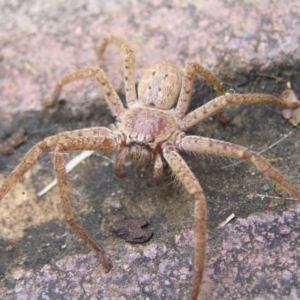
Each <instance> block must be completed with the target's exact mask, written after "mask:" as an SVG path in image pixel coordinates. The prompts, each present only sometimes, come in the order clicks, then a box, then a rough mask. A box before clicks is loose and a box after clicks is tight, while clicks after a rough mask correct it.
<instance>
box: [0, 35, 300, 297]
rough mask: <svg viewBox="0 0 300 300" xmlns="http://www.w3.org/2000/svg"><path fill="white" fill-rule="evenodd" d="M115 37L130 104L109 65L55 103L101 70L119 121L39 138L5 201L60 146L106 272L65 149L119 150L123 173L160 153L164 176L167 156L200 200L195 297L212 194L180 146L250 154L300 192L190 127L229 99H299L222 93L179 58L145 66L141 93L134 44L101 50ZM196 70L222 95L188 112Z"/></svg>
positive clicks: (59, 167)
mask: <svg viewBox="0 0 300 300" xmlns="http://www.w3.org/2000/svg"><path fill="white" fill-rule="evenodd" d="M109 42H111V43H113V44H115V45H116V46H117V47H119V48H120V49H121V50H122V51H123V52H124V55H125V72H124V73H125V90H126V104H127V108H125V107H124V105H123V103H122V102H121V100H120V98H119V96H118V95H117V93H116V92H115V90H114V89H113V86H112V84H111V82H110V81H109V79H108V78H107V77H106V75H105V73H104V71H103V70H102V69H100V68H97V67H91V68H87V69H84V70H81V71H78V72H76V73H73V74H71V75H68V76H65V77H63V78H62V79H61V80H60V81H59V82H58V84H57V86H56V87H55V89H54V91H53V94H52V99H51V100H52V104H53V105H56V102H57V99H58V96H59V93H60V91H61V89H62V87H63V86H64V85H65V84H67V83H69V82H72V81H75V80H78V79H82V78H86V77H90V76H95V77H96V79H97V80H98V81H99V84H100V86H101V88H102V90H103V92H104V95H105V98H106V101H107V104H108V105H109V107H110V109H111V112H112V113H113V115H114V116H115V117H116V119H117V123H116V124H115V125H112V126H111V127H110V129H109V128H105V127H92V128H87V129H81V130H76V131H69V132H63V133H59V134H57V135H55V136H51V137H48V138H46V139H44V140H43V141H41V142H39V143H38V144H36V145H35V146H34V147H33V148H32V149H31V150H30V151H29V152H28V153H27V154H26V155H25V157H24V159H23V160H22V161H21V163H20V164H19V165H18V166H17V167H16V169H15V170H14V171H13V172H12V173H11V174H10V175H9V176H8V178H7V179H6V180H5V181H4V183H3V185H2V187H1V188H0V200H1V199H2V198H3V197H4V196H5V195H6V193H7V192H8V191H9V190H10V188H11V187H12V186H13V185H14V184H15V182H16V181H17V180H18V179H19V178H20V177H21V176H22V175H23V174H24V173H25V172H26V171H27V170H28V169H29V168H30V167H31V166H32V165H33V163H34V162H35V161H36V160H37V158H38V156H39V155H40V154H41V152H42V151H45V150H52V151H54V155H53V158H54V159H53V160H54V166H55V171H56V175H57V183H58V187H59V193H60V197H61V201H62V208H63V212H64V215H65V219H66V221H67V222H68V224H69V225H70V226H71V227H72V228H73V229H74V230H75V231H76V232H77V233H78V235H79V236H80V237H82V238H83V239H84V240H85V241H86V242H87V243H88V244H89V245H90V246H91V247H92V248H93V249H94V250H95V251H96V252H97V253H98V254H99V257H100V259H101V262H102V265H103V267H104V269H105V271H108V270H109V263H108V260H107V258H106V256H105V252H104V250H103V249H102V248H101V246H100V245H99V244H98V243H97V242H96V241H95V240H94V239H93V238H92V237H91V236H90V235H89V234H88V233H87V231H86V230H85V229H84V228H83V227H81V225H79V224H78V223H77V222H76V221H75V220H74V218H73V212H72V207H71V201H70V191H69V186H68V182H67V174H66V170H65V166H66V162H65V157H64V152H66V151H72V150H94V151H119V154H118V156H117V159H116V163H115V172H116V174H117V176H118V177H124V176H125V174H124V173H123V172H122V170H121V167H122V164H123V163H124V161H125V158H126V157H127V156H129V157H131V158H132V159H136V160H141V161H144V162H149V161H151V160H154V175H155V177H157V178H159V177H161V176H162V170H163V158H164V159H165V160H166V162H167V163H168V165H169V166H170V168H171V170H172V171H173V173H174V175H175V176H176V177H177V178H178V179H179V181H180V182H181V183H182V185H183V186H184V188H185V189H186V190H187V192H188V193H189V194H190V196H191V198H192V199H193V200H194V202H195V210H194V213H195V226H194V227H195V239H194V240H195V254H194V281H193V289H192V296H191V298H192V299H196V298H197V296H198V294H199V289H200V284H201V281H202V276H203V269H204V258H205V245H206V201H205V196H204V193H203V191H202V188H201V186H200V184H199V182H198V181H197V179H196V177H195V176H194V174H193V173H192V172H191V170H190V169H189V167H188V166H187V164H186V163H185V161H184V160H183V159H182V158H181V156H180V155H179V154H178V151H187V152H196V153H208V154H213V155H221V156H227V157H231V158H235V159H241V160H249V161H250V162H251V163H253V164H254V165H255V166H256V167H257V169H258V170H260V171H261V172H262V173H263V174H265V175H266V176H268V177H270V178H271V179H272V180H274V181H275V182H277V183H278V184H279V185H281V186H282V187H283V188H284V189H285V190H287V192H289V193H290V194H292V195H293V196H295V197H296V198H298V199H300V190H299V188H298V187H296V186H295V185H293V184H292V183H290V182H289V181H288V180H287V179H286V178H285V177H284V176H283V175H282V174H281V173H280V172H279V171H277V170H276V169H274V168H273V167H272V166H271V165H270V164H269V163H268V161H267V160H266V159H265V158H263V157H262V156H261V155H259V154H258V153H255V152H253V151H251V150H249V149H247V148H245V147H242V146H238V145H235V144H231V143H228V142H224V141H219V140H215V139H210V138H205V137H201V136H186V135H185V134H184V131H186V130H187V129H188V128H190V127H192V126H193V125H195V124H197V123H199V122H201V121H202V120H204V119H206V118H207V117H209V116H211V115H212V114H214V113H216V112H218V111H220V110H221V109H222V108H223V107H225V106H226V105H227V104H229V103H237V104H243V103H261V102H263V103H271V104H274V105H278V106H281V107H285V108H289V109H292V110H295V109H296V108H298V107H299V103H298V102H297V101H295V102H293V101H292V102H289V103H286V102H284V101H282V100H280V99H278V98H276V97H273V96H271V95H258V94H253V95H251V94H246V95H241V94H231V95H223V86H222V84H221V82H220V81H219V80H218V79H217V78H216V77H215V76H214V75H213V74H212V73H210V72H209V71H208V70H206V69H204V68H203V67H202V66H201V65H200V64H198V63H188V64H186V66H185V68H184V71H183V72H181V70H180V69H179V68H178V67H177V66H176V65H175V64H174V63H173V62H169V61H160V62H157V63H155V64H152V65H151V66H150V67H148V68H147V69H146V71H145V72H144V74H143V76H142V78H141V80H140V83H139V86H138V95H137V93H136V89H135V77H134V62H135V55H134V52H133V50H132V49H131V47H130V46H129V45H128V44H127V43H126V42H125V41H124V40H123V39H121V38H118V37H115V36H108V37H106V38H105V39H104V41H103V43H102V44H101V45H100V47H99V52H102V51H104V49H105V48H106V46H107V44H108V43H109ZM196 73H198V74H200V75H202V76H203V77H204V78H205V79H206V80H207V81H208V82H210V83H211V84H213V85H214V86H215V87H216V89H217V92H218V97H217V98H215V99H213V100H211V101H210V102H208V103H206V104H204V105H203V106H201V107H199V108H197V109H196V110H194V111H192V112H190V113H188V114H187V109H188V106H189V103H190V99H191V94H192V90H193V84H194V76H195V74H196Z"/></svg>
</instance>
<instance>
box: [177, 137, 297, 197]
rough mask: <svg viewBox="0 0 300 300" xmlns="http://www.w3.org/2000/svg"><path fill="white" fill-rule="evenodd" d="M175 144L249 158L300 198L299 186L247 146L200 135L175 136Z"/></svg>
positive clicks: (183, 148)
mask: <svg viewBox="0 0 300 300" xmlns="http://www.w3.org/2000/svg"><path fill="white" fill-rule="evenodd" d="M174 144H175V146H176V148H178V149H180V150H184V151H193V152H197V153H207V154H213V155H220V156H227V157H231V158H235V159H240V160H249V161H250V162H251V163H252V164H254V165H255V167H256V168H257V169H258V170H259V171H261V172H262V173H263V174H264V175H266V176H267V177H269V178H271V179H272V180H273V181H275V182H276V183H278V184H279V185H280V186H281V187H282V188H284V189H285V190H286V191H287V192H288V193H290V194H291V195H293V196H294V197H295V198H297V199H299V200H300V189H299V188H298V187H297V186H295V185H294V184H292V183H291V182H290V181H289V180H288V179H286V177H285V176H283V175H282V174H281V173H280V172H279V171H278V170H276V169H275V168H273V167H272V166H271V165H270V164H269V162H268V161H267V160H266V159H265V158H264V157H263V156H261V155H259V154H258V153H256V152H253V151H251V150H249V149H247V148H245V147H242V146H238V145H235V144H232V143H228V142H224V141H218V140H214V139H210V138H205V137H200V136H183V135H178V136H177V137H176V138H175V141H174Z"/></svg>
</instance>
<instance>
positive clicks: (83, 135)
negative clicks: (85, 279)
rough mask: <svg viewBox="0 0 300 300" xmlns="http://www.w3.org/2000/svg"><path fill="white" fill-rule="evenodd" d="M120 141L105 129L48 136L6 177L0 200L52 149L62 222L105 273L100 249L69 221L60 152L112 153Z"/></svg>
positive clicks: (106, 267) (68, 202)
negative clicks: (93, 254)
mask: <svg viewBox="0 0 300 300" xmlns="http://www.w3.org/2000/svg"><path fill="white" fill-rule="evenodd" d="M121 143H122V140H121V138H120V136H119V135H118V134H117V133H116V132H115V131H112V130H110V129H108V128H105V127H94V128H93V127H92V128H88V129H82V130H75V131H69V132H63V133H60V134H58V135H55V136H51V137H48V138H46V139H44V140H43V141H41V142H39V143H38V144H36V145H35V146H34V147H33V148H31V150H29V152H28V153H27V154H26V155H25V157H24V159H23V160H22V162H21V163H20V164H19V165H18V166H17V167H16V168H15V170H14V171H13V172H12V173H11V174H10V175H9V176H8V178H7V179H6V180H5V181H4V183H3V184H2V186H1V188H0V201H1V199H2V198H3V197H4V196H5V195H6V194H7V192H8V191H9V190H10V189H11V187H12V186H13V185H14V183H16V182H17V181H18V180H19V179H20V177H21V176H22V175H23V174H24V173H25V172H26V171H27V170H29V168H30V167H31V166H32V165H33V164H34V162H35V161H36V160H37V159H38V157H39V155H40V154H41V153H42V151H46V150H51V149H54V165H55V170H56V174H57V183H58V187H59V193H60V197H61V201H62V208H63V212H64V216H65V218H66V221H67V222H68V224H69V225H70V227H71V228H72V229H74V230H75V232H76V233H77V234H78V235H79V236H80V237H81V238H83V239H84V240H85V241H86V242H87V243H88V244H89V245H90V246H91V247H92V248H93V249H94V250H95V251H96V252H97V253H98V254H99V256H100V259H101V262H102V265H103V267H104V269H105V271H108V270H109V263H108V260H107V259H106V257H105V254H104V250H103V249H102V248H101V247H100V246H99V245H98V244H97V242H95V241H94V239H93V238H92V237H91V236H90V235H89V234H88V233H87V232H86V230H85V229H84V228H83V227H81V226H80V225H79V224H78V223H77V222H76V221H75V220H74V218H73V213H72V207H71V201H70V196H69V194H70V193H69V186H68V182H67V174H66V170H65V166H66V161H65V158H64V152H66V151H72V150H94V151H116V150H119V148H120V145H121Z"/></svg>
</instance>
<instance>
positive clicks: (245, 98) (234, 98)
mask: <svg viewBox="0 0 300 300" xmlns="http://www.w3.org/2000/svg"><path fill="white" fill-rule="evenodd" d="M229 103H237V104H246V103H248V104H252V103H253V104H254V103H267V104H274V105H277V106H281V107H285V108H291V109H295V108H297V107H299V106H300V104H299V103H297V102H293V103H286V102H284V101H283V100H281V99H279V98H276V97H274V96H271V95H263V94H252V95H251V94H246V95H244V94H232V95H223V96H220V97H218V98H215V99H213V100H211V101H209V102H208V103H206V104H204V105H202V106H201V107H199V108H197V109H195V110H194V111H192V112H190V113H189V114H187V115H186V116H185V117H183V118H182V119H181V120H178V123H179V128H180V130H182V131H185V130H186V129H188V128H190V127H191V126H193V125H195V124H197V123H199V122H200V121H202V120H204V119H206V118H208V117H209V116H211V115H212V114H214V113H216V112H218V111H219V110H221V109H222V108H224V107H225V106H226V105H228V104H229Z"/></svg>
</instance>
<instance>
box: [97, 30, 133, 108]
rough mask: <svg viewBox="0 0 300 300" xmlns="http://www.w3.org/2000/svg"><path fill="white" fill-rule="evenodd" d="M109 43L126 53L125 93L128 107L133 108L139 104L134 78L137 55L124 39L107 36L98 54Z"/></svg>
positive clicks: (98, 49) (98, 48)
mask: <svg viewBox="0 0 300 300" xmlns="http://www.w3.org/2000/svg"><path fill="white" fill-rule="evenodd" d="M108 43H112V44H114V45H115V46H117V47H118V48H119V49H121V50H122V51H123V52H124V55H125V57H124V61H125V70H124V79H125V93H126V101H127V105H128V107H131V106H132V105H133V104H135V103H136V102H137V95H136V88H135V78H134V65H135V53H134V51H133V49H132V48H131V46H130V45H129V44H127V43H126V42H125V41H124V40H123V39H122V38H120V37H117V36H114V35H110V34H109V35H107V36H106V37H105V38H104V39H103V41H102V43H101V44H100V46H99V47H97V48H96V50H97V52H99V53H100V54H102V53H103V52H104V50H105V48H106V46H107V44H108Z"/></svg>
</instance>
